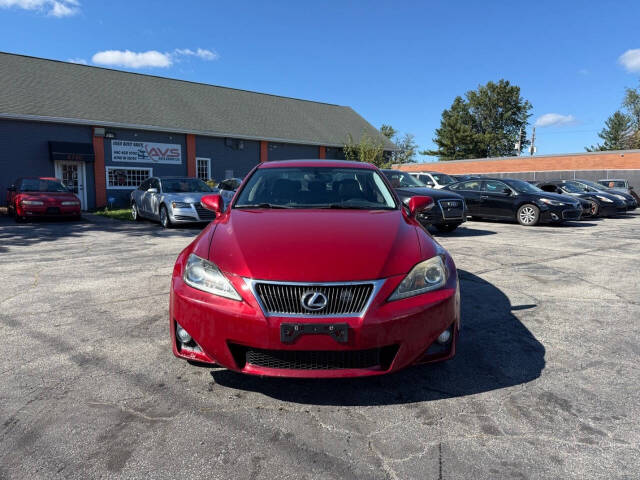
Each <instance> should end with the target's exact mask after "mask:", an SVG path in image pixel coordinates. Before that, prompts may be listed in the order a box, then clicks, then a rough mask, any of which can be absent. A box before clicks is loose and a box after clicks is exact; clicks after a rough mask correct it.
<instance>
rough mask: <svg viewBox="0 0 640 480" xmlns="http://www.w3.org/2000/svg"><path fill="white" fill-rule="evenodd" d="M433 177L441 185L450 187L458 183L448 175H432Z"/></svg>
mask: <svg viewBox="0 0 640 480" xmlns="http://www.w3.org/2000/svg"><path fill="white" fill-rule="evenodd" d="M431 176H432V177H433V178H435V179H436V182H438V183H439V184H440V185H449V184H450V183H455V182H456V181H455V180H454V179H453V178H452V177H450V176H449V175H447V174H446V173H432V174H431Z"/></svg>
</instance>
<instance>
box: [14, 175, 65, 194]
mask: <svg viewBox="0 0 640 480" xmlns="http://www.w3.org/2000/svg"><path fill="white" fill-rule="evenodd" d="M20 191H21V192H68V191H69V189H68V188H67V187H65V186H64V185H63V184H62V183H60V182H58V181H56V180H43V179H40V178H26V179H24V180H22V183H21V184H20Z"/></svg>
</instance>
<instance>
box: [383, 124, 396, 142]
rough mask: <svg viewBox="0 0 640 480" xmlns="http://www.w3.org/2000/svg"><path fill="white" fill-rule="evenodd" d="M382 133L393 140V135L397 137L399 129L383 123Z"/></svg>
mask: <svg viewBox="0 0 640 480" xmlns="http://www.w3.org/2000/svg"><path fill="white" fill-rule="evenodd" d="M380 133H382V135H384V136H385V137H387V138H388V139H389V140H391V139H392V138H393V137H395V136H396V135H397V134H398V131H397V130H396V129H395V128H393V127H392V126H391V125H387V124H384V123H383V124H382V126H381V127H380Z"/></svg>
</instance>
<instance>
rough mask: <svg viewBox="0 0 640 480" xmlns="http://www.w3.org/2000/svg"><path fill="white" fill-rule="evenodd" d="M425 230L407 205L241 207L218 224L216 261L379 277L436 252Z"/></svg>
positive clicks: (258, 268)
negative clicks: (375, 207) (407, 212)
mask: <svg viewBox="0 0 640 480" xmlns="http://www.w3.org/2000/svg"><path fill="white" fill-rule="evenodd" d="M419 234H422V235H426V234H425V233H424V231H422V230H420V231H419V229H418V227H416V226H415V225H413V224H412V223H410V222H409V220H407V219H406V218H405V217H404V215H403V214H402V212H401V211H399V210H387V211H384V210H377V211H376V210H372V211H368V210H367V211H365V210H303V209H300V210H297V209H296V210H293V209H291V210H240V209H233V210H232V211H231V213H230V214H226V215H224V216H223V217H222V218H221V219H220V220H219V222H217V224H216V228H215V231H214V233H213V238H212V241H211V246H210V250H209V259H210V260H211V261H213V262H214V263H215V264H216V265H218V267H219V268H220V269H221V270H222V271H224V272H227V273H233V274H236V275H240V276H242V277H249V278H254V279H260V280H274V281H291V282H342V281H361V280H376V279H380V278H385V277H389V276H392V275H398V274H404V273H407V272H408V271H409V270H410V269H411V268H412V267H413V266H414V265H415V264H416V263H418V262H419V261H420V260H421V259H423V258H429V257H432V256H433V255H435V253H436V244H435V242H433V241H430V242H423V244H424V245H426V246H424V245H423V247H422V251H421V247H420V242H419V238H418V235H419ZM425 249H427V250H430V251H426V252H425V251H424V250H425Z"/></svg>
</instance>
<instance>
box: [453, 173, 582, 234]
mask: <svg viewBox="0 0 640 480" xmlns="http://www.w3.org/2000/svg"><path fill="white" fill-rule="evenodd" d="M445 190H452V191H454V192H456V193H459V194H460V195H462V196H463V197H464V199H465V202H466V203H467V211H468V213H469V215H471V216H472V217H473V218H476V219H477V218H492V219H509V220H513V219H515V220H517V221H518V223H520V224H521V225H525V226H531V225H537V224H538V223H549V222H558V223H559V222H563V221H565V220H578V219H580V216H581V215H582V207H581V205H580V202H579V201H578V200H576V199H574V198H572V197H569V196H567V195H558V194H557V193H547V192H545V191H543V190H540V189H539V188H538V187H536V186H535V185H531V184H530V183H528V182H525V181H524V180H516V179H510V178H482V179H476V180H467V181H466V182H459V183H454V184H452V185H448V186H447V187H446V188H445Z"/></svg>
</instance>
